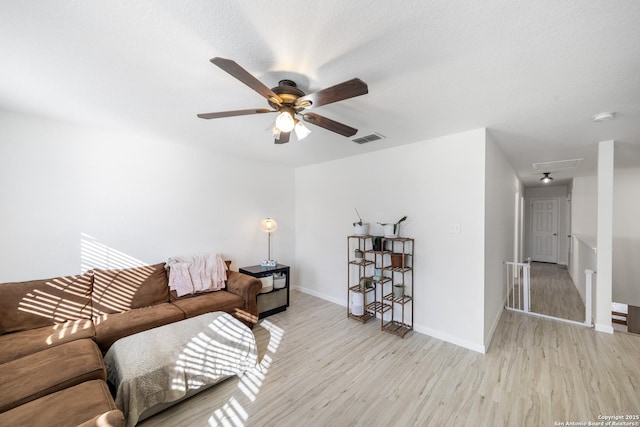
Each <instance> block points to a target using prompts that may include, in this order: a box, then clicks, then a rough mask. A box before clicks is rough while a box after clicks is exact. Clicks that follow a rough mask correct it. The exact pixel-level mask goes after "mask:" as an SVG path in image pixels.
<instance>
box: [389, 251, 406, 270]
mask: <svg viewBox="0 0 640 427" xmlns="http://www.w3.org/2000/svg"><path fill="white" fill-rule="evenodd" d="M404 257H405V254H403V253H392V254H391V267H392V268H402V267H404V266H405V263H404V260H405V259H404Z"/></svg>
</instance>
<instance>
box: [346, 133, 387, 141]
mask: <svg viewBox="0 0 640 427" xmlns="http://www.w3.org/2000/svg"><path fill="white" fill-rule="evenodd" d="M382 138H384V135H382V134H379V133H378V132H375V133H372V134H371V135H365V136H361V137H360V138H356V139H354V140H353V142H355V143H357V144H366V143H367V142H371V141H377V140H378V139H382Z"/></svg>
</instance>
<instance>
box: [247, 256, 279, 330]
mask: <svg viewBox="0 0 640 427" xmlns="http://www.w3.org/2000/svg"><path fill="white" fill-rule="evenodd" d="M238 271H240V273H244V274H248V275H249V276H253V277H257V278H258V279H261V278H264V277H269V276H273V279H274V280H273V283H274V286H273V290H272V291H269V292H265V293H261V294H258V301H257V302H258V317H259V318H260V319H263V318H265V317H267V316H271V315H272V314H276V313H280V312H281V311H285V310H286V309H287V307H289V277H290V274H289V273H290V269H289V266H288V265H284V264H276V266H275V267H262V266H260V265H251V266H249V267H241V268H239V269H238ZM283 281H284V286H281V285H280V284H281V283H282V282H283Z"/></svg>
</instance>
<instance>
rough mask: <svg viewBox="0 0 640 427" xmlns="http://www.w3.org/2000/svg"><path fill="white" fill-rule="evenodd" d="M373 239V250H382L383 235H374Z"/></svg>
mask: <svg viewBox="0 0 640 427" xmlns="http://www.w3.org/2000/svg"><path fill="white" fill-rule="evenodd" d="M371 240H372V241H373V250H374V251H376V252H380V251H382V237H381V236H373V237H372V238H371Z"/></svg>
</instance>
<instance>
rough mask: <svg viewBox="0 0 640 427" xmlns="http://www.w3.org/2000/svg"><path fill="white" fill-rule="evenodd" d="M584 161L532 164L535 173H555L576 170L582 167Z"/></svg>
mask: <svg viewBox="0 0 640 427" xmlns="http://www.w3.org/2000/svg"><path fill="white" fill-rule="evenodd" d="M582 160H583V159H571V160H555V161H552V162H540V163H532V165H531V166H533V170H534V171H540V172H553V171H559V170H563V169H575V168H579V167H580V165H582Z"/></svg>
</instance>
